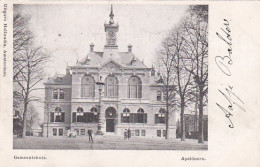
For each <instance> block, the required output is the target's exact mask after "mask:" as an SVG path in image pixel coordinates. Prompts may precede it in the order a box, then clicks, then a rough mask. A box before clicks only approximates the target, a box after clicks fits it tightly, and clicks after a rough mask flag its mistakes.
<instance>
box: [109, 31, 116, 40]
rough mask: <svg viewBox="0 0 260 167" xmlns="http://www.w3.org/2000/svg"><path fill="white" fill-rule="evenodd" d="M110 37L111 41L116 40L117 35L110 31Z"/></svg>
mask: <svg viewBox="0 0 260 167" xmlns="http://www.w3.org/2000/svg"><path fill="white" fill-rule="evenodd" d="M108 37H109V38H110V39H115V37H116V33H115V32H114V31H109V32H108Z"/></svg>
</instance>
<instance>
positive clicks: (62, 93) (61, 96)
mask: <svg viewBox="0 0 260 167" xmlns="http://www.w3.org/2000/svg"><path fill="white" fill-rule="evenodd" d="M59 99H64V90H63V89H60V98H59Z"/></svg>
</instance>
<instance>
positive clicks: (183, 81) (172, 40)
mask: <svg viewBox="0 0 260 167" xmlns="http://www.w3.org/2000/svg"><path fill="white" fill-rule="evenodd" d="M183 41H184V40H183V33H182V27H181V26H176V27H175V28H173V29H172V31H171V32H170V34H169V35H168V37H167V38H166V39H165V40H164V41H163V42H162V50H161V52H160V54H158V56H159V60H160V61H158V62H159V64H160V65H159V69H160V71H162V76H165V77H164V81H165V82H164V83H165V84H164V85H165V89H166V107H169V106H170V105H176V106H177V107H179V108H180V110H181V113H180V116H181V134H182V135H181V136H182V137H181V140H182V141H184V140H185V126H184V111H185V107H186V104H187V103H188V101H190V99H191V93H190V92H191V73H190V72H189V71H187V70H186V66H189V65H192V64H191V63H190V62H189V60H188V58H187V56H186V55H185V54H184V52H183V47H184V42H183ZM170 85H176V90H175V92H176V93H177V95H178V97H179V98H178V99H177V100H175V101H169V100H167V97H168V98H169V97H170V96H169V95H171V94H172V93H171V94H169V86H170ZM167 92H168V93H167ZM166 118H167V117H166ZM166 123H167V122H166ZM166 127H167V124H166Z"/></svg>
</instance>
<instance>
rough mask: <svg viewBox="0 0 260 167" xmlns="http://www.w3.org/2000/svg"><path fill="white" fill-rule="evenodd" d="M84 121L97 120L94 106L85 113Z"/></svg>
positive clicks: (96, 111)
mask: <svg viewBox="0 0 260 167" xmlns="http://www.w3.org/2000/svg"><path fill="white" fill-rule="evenodd" d="M86 122H87V123H88V122H98V110H97V108H96V107H92V108H91V109H90V112H87V113H86Z"/></svg>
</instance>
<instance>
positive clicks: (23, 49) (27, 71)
mask: <svg viewBox="0 0 260 167" xmlns="http://www.w3.org/2000/svg"><path fill="white" fill-rule="evenodd" d="M27 24H28V20H26V19H25V18H24V17H23V16H22V15H21V14H19V13H18V14H16V15H15V16H14V26H15V27H14V53H13V54H14V66H13V68H14V75H13V82H14V83H13V84H14V88H15V90H14V95H16V96H17V97H19V101H20V102H22V104H23V107H22V108H23V114H22V119H23V130H22V131H23V134H22V136H23V137H24V136H25V134H26V121H27V119H26V118H27V112H28V105H29V103H30V102H32V101H40V100H41V99H40V98H39V97H36V96H33V95H32V92H33V91H35V90H37V88H36V86H37V84H38V83H40V82H41V81H42V79H43V77H44V71H43V69H44V64H45V63H46V62H47V61H48V60H49V57H48V56H47V55H46V54H45V53H44V52H43V49H42V48H41V47H35V46H34V45H33V40H32V39H33V36H32V33H31V32H30V31H29V29H28V28H27ZM14 97H15V96H14ZM16 100H17V99H16ZM14 102H15V101H14Z"/></svg>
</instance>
